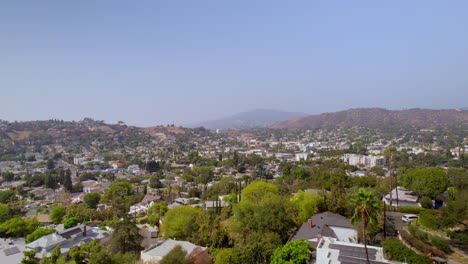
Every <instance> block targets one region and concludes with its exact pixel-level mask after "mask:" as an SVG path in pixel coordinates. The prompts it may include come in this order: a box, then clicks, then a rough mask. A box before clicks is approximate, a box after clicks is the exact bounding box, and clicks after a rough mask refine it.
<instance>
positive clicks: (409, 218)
mask: <svg viewBox="0 0 468 264" xmlns="http://www.w3.org/2000/svg"><path fill="white" fill-rule="evenodd" d="M418 217H419V216H417V215H415V214H406V215H404V216H402V217H401V220H403V222H405V223H411V222H413V221H414V220H415V219H418Z"/></svg>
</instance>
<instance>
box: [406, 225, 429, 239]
mask: <svg viewBox="0 0 468 264" xmlns="http://www.w3.org/2000/svg"><path fill="white" fill-rule="evenodd" d="M408 230H409V231H410V233H411V235H413V236H414V237H416V238H417V239H419V240H421V241H423V242H426V243H429V234H428V233H426V232H424V231H422V230H420V229H419V228H417V227H416V226H415V225H409V226H408Z"/></svg>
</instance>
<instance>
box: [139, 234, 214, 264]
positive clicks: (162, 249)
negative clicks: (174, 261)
mask: <svg viewBox="0 0 468 264" xmlns="http://www.w3.org/2000/svg"><path fill="white" fill-rule="evenodd" d="M178 245H179V246H181V247H182V249H184V250H185V251H186V252H187V255H186V256H185V257H186V258H189V259H191V260H192V263H193V264H206V263H208V261H209V259H210V256H209V254H208V250H207V248H206V247H200V246H197V245H195V244H192V243H190V242H187V241H177V240H173V239H168V240H166V241H163V242H161V243H158V244H155V245H153V246H151V247H150V248H148V249H146V250H143V251H141V256H140V259H141V260H142V261H148V262H150V261H152V262H155V263H159V262H160V261H161V260H162V259H163V258H164V256H166V255H167V254H168V253H169V252H170V251H171V250H172V249H174V247H176V246H178Z"/></svg>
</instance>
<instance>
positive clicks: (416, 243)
mask: <svg viewBox="0 0 468 264" xmlns="http://www.w3.org/2000/svg"><path fill="white" fill-rule="evenodd" d="M400 235H401V237H402V238H403V239H404V240H405V241H406V242H407V243H408V244H410V246H412V247H414V248H416V249H417V250H419V251H421V252H423V253H425V254H429V253H431V252H432V253H434V255H436V256H439V257H442V258H445V253H444V252H443V251H441V250H439V249H436V248H433V247H431V246H430V245H428V244H426V243H424V242H422V241H421V240H419V239H417V238H415V237H413V236H411V235H410V234H409V233H408V232H406V230H401V231H400Z"/></svg>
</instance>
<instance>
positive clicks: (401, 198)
mask: <svg viewBox="0 0 468 264" xmlns="http://www.w3.org/2000/svg"><path fill="white" fill-rule="evenodd" d="M397 192H398V204H397ZM382 200H383V202H384V203H385V204H388V205H393V206H419V207H421V204H420V203H419V202H418V201H419V196H418V195H417V194H416V193H415V192H412V191H409V190H407V189H405V188H404V187H402V186H398V187H397V188H395V189H393V190H392V191H391V192H390V193H388V194H387V195H385V196H384V197H383V198H382Z"/></svg>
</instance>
